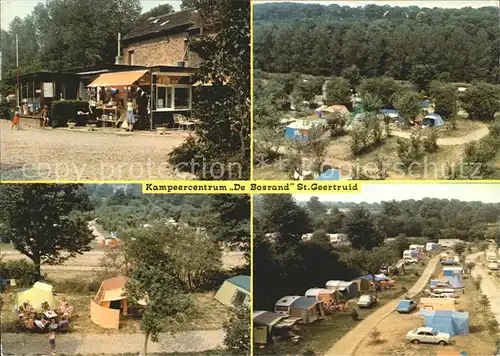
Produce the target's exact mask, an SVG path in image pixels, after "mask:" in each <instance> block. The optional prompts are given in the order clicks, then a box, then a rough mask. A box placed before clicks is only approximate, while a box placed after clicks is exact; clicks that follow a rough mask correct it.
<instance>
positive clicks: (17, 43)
mask: <svg viewBox="0 0 500 356" xmlns="http://www.w3.org/2000/svg"><path fill="white" fill-rule="evenodd" d="M16 68H17V71H16V72H17V81H16V98H17V107H19V106H20V104H21V103H20V98H19V37H18V36H17V34H16Z"/></svg>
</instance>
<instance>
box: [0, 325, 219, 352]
mask: <svg viewBox="0 0 500 356" xmlns="http://www.w3.org/2000/svg"><path fill="white" fill-rule="evenodd" d="M223 341H224V331H223V330H210V331H187V332H180V333H177V334H174V335H171V334H161V335H160V340H159V342H158V343H153V342H151V341H150V342H149V344H148V352H169V353H172V352H203V351H207V350H213V349H216V348H219V347H222V345H223ZM143 344H144V335H143V334H118V335H106V334H91V335H75V334H61V335H57V338H56V350H57V352H58V353H59V354H66V355H78V354H80V355H82V354H83V355H89V354H120V353H127V352H134V353H136V352H137V353H138V352H139V351H140V350H141V348H142V345H143ZM2 345H3V352H4V354H6V355H16V356H18V355H41V354H49V350H50V348H49V343H48V340H47V335H45V334H12V333H4V334H2Z"/></svg>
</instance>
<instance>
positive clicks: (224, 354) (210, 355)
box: [59, 350, 233, 356]
mask: <svg viewBox="0 0 500 356" xmlns="http://www.w3.org/2000/svg"><path fill="white" fill-rule="evenodd" d="M59 355H60V356H70V355H67V354H59ZM148 355H155V356H200V355H207V356H218V355H220V356H230V355H233V354H231V353H230V352H229V351H227V350H210V351H203V352H172V353H165V352H152V353H151V352H148ZM71 356H137V355H136V354H132V353H126V354H76V355H73V354H72V355H71Z"/></svg>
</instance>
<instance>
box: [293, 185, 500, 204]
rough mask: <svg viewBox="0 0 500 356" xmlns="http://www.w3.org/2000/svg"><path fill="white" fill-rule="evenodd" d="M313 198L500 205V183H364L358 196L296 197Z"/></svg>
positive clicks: (303, 195)
mask: <svg viewBox="0 0 500 356" xmlns="http://www.w3.org/2000/svg"><path fill="white" fill-rule="evenodd" d="M311 196H316V197H318V198H319V200H320V201H335V202H352V203H361V202H366V203H374V202H380V201H387V200H393V199H394V200H406V199H415V200H421V199H423V198H439V199H458V200H462V201H482V202H484V203H500V184H484V183H483V184H362V186H361V193H355V194H313V195H309V194H294V195H293V197H294V198H295V199H296V200H299V201H307V200H309V199H310V198H311Z"/></svg>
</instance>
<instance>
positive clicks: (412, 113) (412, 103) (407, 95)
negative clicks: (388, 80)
mask: <svg viewBox="0 0 500 356" xmlns="http://www.w3.org/2000/svg"><path fill="white" fill-rule="evenodd" d="M394 107H395V108H396V109H398V110H399V112H400V113H401V115H403V118H404V120H405V122H407V123H409V122H413V121H414V120H415V118H416V117H417V116H418V114H419V113H420V111H421V109H422V100H421V98H420V94H419V93H417V92H416V91H412V90H405V91H403V92H401V93H399V94H397V95H396V97H395V102H394Z"/></svg>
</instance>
